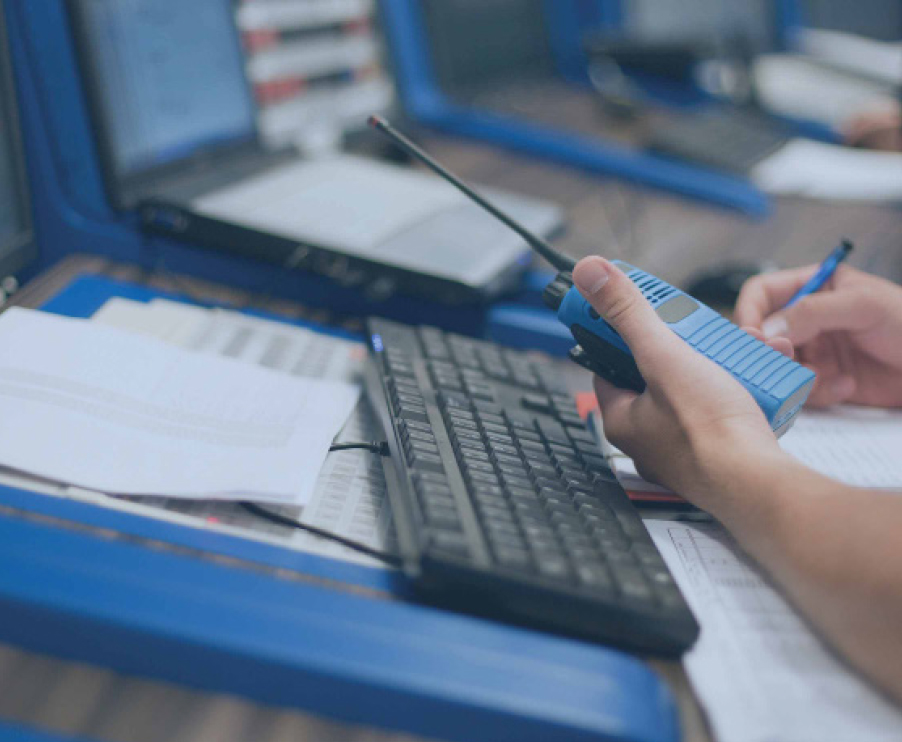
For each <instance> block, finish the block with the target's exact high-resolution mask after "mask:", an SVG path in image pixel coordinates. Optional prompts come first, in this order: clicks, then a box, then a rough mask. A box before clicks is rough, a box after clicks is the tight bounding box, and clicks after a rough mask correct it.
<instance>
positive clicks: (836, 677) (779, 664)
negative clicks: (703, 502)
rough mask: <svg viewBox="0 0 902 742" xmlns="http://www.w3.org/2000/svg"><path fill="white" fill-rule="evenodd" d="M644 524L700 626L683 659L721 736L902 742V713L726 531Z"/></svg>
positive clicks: (732, 741)
mask: <svg viewBox="0 0 902 742" xmlns="http://www.w3.org/2000/svg"><path fill="white" fill-rule="evenodd" d="M645 525H646V527H647V528H648V530H649V532H650V533H651V535H652V538H653V539H654V541H655V544H657V546H658V549H660V551H661V553H662V555H663V556H664V559H665V561H666V562H667V565H668V566H669V567H670V569H671V571H672V572H673V575H674V577H675V579H676V581H677V584H678V585H679V586H680V589H681V590H682V591H683V594H684V595H685V596H686V599H687V601H688V602H689V605H690V607H691V608H692V610H693V612H694V613H695V616H696V618H697V619H698V621H699V623H700V624H701V637H700V638H699V640H698V642H697V643H696V645H695V646H694V647H693V648H692V649H691V650H690V651H689V652H688V653H687V655H686V656H685V658H684V663H685V666H686V671H687V673H688V674H689V677H690V680H691V681H692V684H693V686H694V687H695V689H696V692H697V693H698V695H699V698H700V700H701V702H702V705H703V706H704V707H705V709H706V710H707V713H708V716H709V719H710V721H711V725H712V727H713V730H714V734H715V737H716V738H717V740H718V741H719V742H827V741H829V742H890V741H893V742H898V740H900V739H902V709H900V708H898V707H897V706H895V705H893V704H892V703H890V702H889V701H887V700H885V699H884V698H883V697H882V696H881V695H880V694H878V693H877V692H876V691H875V690H873V689H872V688H871V687H870V686H868V685H867V684H866V683H865V682H864V681H863V680H862V679H860V678H859V677H858V676H857V675H856V674H855V673H853V672H852V671H851V670H850V669H848V668H847V667H846V666H845V665H844V664H842V662H841V661H840V660H839V659H837V658H836V657H835V656H834V655H833V654H832V653H831V652H830V651H829V650H828V649H827V648H826V647H825V646H824V644H823V643H822V642H821V641H820V639H819V638H818V637H817V636H816V635H815V634H814V633H813V632H812V630H811V629H810V628H809V627H808V625H807V624H806V623H805V622H804V621H803V620H802V619H801V618H800V617H799V616H798V614H797V613H796V612H795V610H794V609H793V608H792V607H791V606H790V605H789V604H788V603H787V602H786V601H785V600H784V598H783V597H782V596H781V595H780V594H779V592H777V591H776V590H775V589H774V588H773V587H772V586H771V585H770V584H769V583H768V581H767V580H766V579H765V578H764V577H763V576H762V574H761V573H760V571H759V570H758V569H757V568H756V567H755V566H754V565H753V564H752V563H751V562H750V560H749V559H748V558H747V557H746V556H745V555H743V554H742V552H741V551H740V550H739V548H738V547H737V546H736V545H735V543H733V541H732V540H731V538H730V537H729V535H728V534H727V533H726V531H725V530H724V529H723V528H722V527H720V526H718V525H712V524H686V523H680V522H677V521H646V522H645Z"/></svg>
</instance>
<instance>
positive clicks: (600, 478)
mask: <svg viewBox="0 0 902 742" xmlns="http://www.w3.org/2000/svg"><path fill="white" fill-rule="evenodd" d="M368 330H369V333H368V334H369V340H370V347H371V362H370V363H369V365H368V369H367V391H368V393H369V395H370V399H371V401H372V403H373V405H374V408H375V409H376V412H377V414H378V416H379V417H380V420H381V422H382V425H383V427H384V430H385V433H386V436H387V438H388V442H389V447H390V449H391V463H390V464H389V463H387V465H386V467H385V468H386V477H387V483H388V490H389V497H390V501H391V506H392V511H393V516H394V520H395V527H396V530H397V532H398V541H399V545H400V549H401V555H402V558H403V561H404V566H405V571H406V572H407V573H408V574H409V575H410V576H411V577H412V578H413V584H414V586H415V587H417V588H419V589H420V590H421V591H422V592H424V593H425V594H426V595H428V596H429V597H430V598H431V599H432V600H436V601H438V602H441V603H443V604H451V605H454V606H456V607H461V608H463V609H465V610H469V611H472V612H476V613H479V614H482V615H490V616H494V617H499V618H507V619H511V620H513V621H516V622H519V623H525V624H528V625H532V626H536V627H540V628H547V629H551V630H556V631H561V632H564V633H570V634H574V635H577V636H581V637H586V638H591V639H594V640H598V641H601V642H604V643H609V644H614V645H617V646H621V647H624V648H628V649H631V650H635V651H640V652H651V653H658V654H666V655H674V654H679V653H680V652H682V651H683V650H685V649H687V648H688V647H689V646H690V645H691V644H692V643H693V641H694V640H695V638H696V636H697V634H698V625H697V624H696V622H695V619H694V618H693V616H692V614H691V612H690V610H689V608H688V607H687V605H686V603H685V602H684V600H683V598H682V595H681V594H680V592H679V590H678V589H677V587H676V585H675V584H674V581H673V578H672V576H671V574H670V572H669V571H668V569H667V567H666V566H665V564H664V562H663V560H662V559H661V556H660V554H659V553H658V551H657V549H656V548H655V546H654V543H653V542H652V540H651V538H650V536H649V535H648V532H647V531H646V529H645V527H644V526H643V524H642V521H641V519H640V517H639V515H638V513H637V511H636V510H635V508H634V507H633V505H632V504H631V503H630V502H629V500H628V498H627V496H626V493H625V492H624V491H623V489H622V488H621V487H620V485H619V484H618V483H617V481H616V479H615V478H614V476H613V475H612V473H611V471H610V469H609V468H608V466H607V464H606V462H605V460H604V458H603V457H602V456H601V454H600V450H599V446H598V443H597V442H596V440H595V439H594V437H593V436H592V435H591V433H590V432H589V431H588V430H587V429H586V426H585V424H584V422H583V420H582V419H581V418H580V416H579V415H578V414H577V411H576V407H575V403H574V400H573V397H572V395H571V394H570V393H569V392H568V389H567V387H566V385H565V384H564V383H563V381H562V379H561V378H560V370H559V369H558V368H557V366H556V365H555V364H554V363H552V362H550V361H549V362H544V363H543V362H536V361H533V360H531V359H530V358H528V357H527V356H526V355H525V354H523V353H520V352H517V351H513V350H509V349H505V348H502V347H501V346H497V345H494V344H491V343H487V342H482V341H478V340H473V339H470V338H465V337H462V336H458V335H452V334H446V333H443V332H442V331H440V330H438V329H435V328H431V327H418V328H414V327H410V326H406V325H401V324H397V323H394V322H389V321H386V320H381V319H372V320H369V322H368Z"/></svg>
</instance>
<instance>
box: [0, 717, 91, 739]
mask: <svg viewBox="0 0 902 742" xmlns="http://www.w3.org/2000/svg"><path fill="white" fill-rule="evenodd" d="M0 740H3V742H89V741H88V740H87V739H85V738H84V737H79V738H78V739H75V737H68V736H67V737H60V736H58V735H55V734H48V733H46V732H38V731H36V730H34V729H28V728H26V727H24V726H20V725H18V724H6V723H4V722H3V721H0Z"/></svg>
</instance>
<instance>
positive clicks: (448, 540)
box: [427, 529, 470, 557]
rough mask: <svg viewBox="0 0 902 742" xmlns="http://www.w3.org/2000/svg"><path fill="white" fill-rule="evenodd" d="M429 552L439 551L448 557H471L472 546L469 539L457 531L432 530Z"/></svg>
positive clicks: (429, 537)
mask: <svg viewBox="0 0 902 742" xmlns="http://www.w3.org/2000/svg"><path fill="white" fill-rule="evenodd" d="M427 543H428V547H427V549H428V551H430V552H432V551H437V552H440V553H442V554H447V555H448V556H458V557H469V556H470V544H469V543H468V541H467V537H466V536H464V535H463V534H462V533H460V532H457V531H444V530H439V529H432V530H430V531H429V536H428V542H427Z"/></svg>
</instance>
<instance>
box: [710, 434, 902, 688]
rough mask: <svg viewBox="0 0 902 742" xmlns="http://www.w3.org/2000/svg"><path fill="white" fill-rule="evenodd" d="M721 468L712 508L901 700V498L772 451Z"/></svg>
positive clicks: (829, 634) (849, 654) (844, 650)
mask: <svg viewBox="0 0 902 742" xmlns="http://www.w3.org/2000/svg"><path fill="white" fill-rule="evenodd" d="M753 458H754V457H750V458H749V459H747V460H746V462H745V463H738V464H737V465H736V466H734V467H730V466H727V467H726V470H727V472H728V473H726V472H725V473H723V474H717V475H714V476H713V477H712V478H715V479H716V478H718V477H719V478H722V479H723V482H722V485H723V489H722V490H721V492H722V493H723V494H722V496H721V497H718V498H712V501H711V502H710V503H708V507H709V509H710V510H711V512H712V514H714V515H715V516H716V517H717V518H718V519H719V520H721V522H722V523H723V524H724V525H725V526H726V527H727V528H728V529H729V530H730V531H731V532H732V533H733V535H734V536H735V538H736V539H737V541H738V543H739V544H740V545H741V546H742V547H743V548H744V549H745V550H746V551H747V552H748V553H749V554H750V555H751V556H752V557H754V558H755V559H756V560H757V561H758V562H759V563H760V564H761V565H763V567H764V568H765V569H766V570H767V571H768V572H769V573H770V575H771V577H772V578H773V579H774V580H775V581H776V582H777V583H778V584H779V585H780V586H781V587H782V588H783V590H784V592H785V593H786V595H787V596H788V597H789V598H790V600H791V601H792V602H793V603H794V604H795V605H796V606H797V607H798V608H799V609H800V611H801V612H802V613H803V614H804V615H805V616H806V617H807V619H808V620H809V621H810V622H811V624H813V625H814V626H815V627H816V628H817V629H818V631H819V632H820V633H821V634H822V635H823V636H824V637H825V638H826V639H827V640H828V641H829V642H830V643H831V644H832V645H833V646H834V647H836V648H837V649H838V650H839V652H840V653H841V654H842V655H843V656H845V657H846V658H847V659H848V660H849V662H850V663H851V664H853V665H855V666H856V667H858V668H859V669H860V670H861V671H862V672H864V673H865V674H866V675H867V676H869V677H870V678H872V679H873V680H874V681H876V682H877V683H878V684H879V685H880V686H881V687H882V688H884V689H885V690H886V691H887V692H889V693H890V694H892V695H893V696H894V697H895V698H896V699H898V700H902V628H900V627H902V498H900V496H899V495H894V494H888V493H881V492H871V491H867V490H859V489H855V488H852V487H847V486H845V485H842V484H839V483H837V482H834V481H832V480H829V479H827V478H825V477H822V476H821V475H819V474H817V473H815V472H813V471H811V470H809V469H807V468H805V467H803V466H801V465H800V464H799V463H798V462H796V461H795V460H793V459H791V458H790V457H788V456H785V455H783V454H782V453H779V452H775V453H774V454H773V455H772V456H771V457H769V458H768V459H767V460H766V461H761V460H757V461H755V460H752V459H753Z"/></svg>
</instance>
